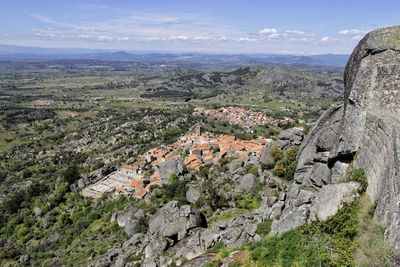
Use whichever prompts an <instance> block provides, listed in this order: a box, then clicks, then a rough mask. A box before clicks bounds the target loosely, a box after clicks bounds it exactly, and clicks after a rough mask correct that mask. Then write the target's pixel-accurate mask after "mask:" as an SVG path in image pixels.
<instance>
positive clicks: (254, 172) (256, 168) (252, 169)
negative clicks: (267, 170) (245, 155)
mask: <svg viewBox="0 0 400 267" xmlns="http://www.w3.org/2000/svg"><path fill="white" fill-rule="evenodd" d="M247 173H251V174H254V175H255V176H258V167H257V166H253V167H251V168H249V169H248V170H247Z"/></svg>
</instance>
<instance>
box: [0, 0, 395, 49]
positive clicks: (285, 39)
mask: <svg viewBox="0 0 400 267" xmlns="http://www.w3.org/2000/svg"><path fill="white" fill-rule="evenodd" d="M397 24H400V1H398V0H397V1H395V0H393V1H392V0H382V1H377V0H375V1H371V0H362V1H361V0H346V1H344V0H319V1H317V0H279V1H269V0H264V1H261V0H237V1H235V0H197V1H194V0H141V1H136V0H130V1H128V0H113V1H105V0H79V1H78V0H12V1H10V0H1V1H0V44H9V45H22V46H35V47H36V46H37V47H62V48H67V47H77V48H93V49H110V50H124V51H128V52H146V51H149V52H174V53H180V52H196V53H210V54H211V53H222V54H248V53H268V54H293V55H294V54H299V55H302V54H304V55H310V54H326V53H335V54H348V53H351V51H352V49H353V48H354V46H355V45H356V44H357V42H358V41H359V40H360V39H361V38H362V37H363V36H364V35H365V34H366V33H367V32H368V31H371V30H373V29H376V28H381V27H387V26H392V25H397Z"/></svg>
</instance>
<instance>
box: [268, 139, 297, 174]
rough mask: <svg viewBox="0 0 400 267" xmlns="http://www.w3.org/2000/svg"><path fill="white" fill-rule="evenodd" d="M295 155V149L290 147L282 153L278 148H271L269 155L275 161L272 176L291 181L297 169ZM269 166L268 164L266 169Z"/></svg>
mask: <svg viewBox="0 0 400 267" xmlns="http://www.w3.org/2000/svg"><path fill="white" fill-rule="evenodd" d="M297 153H298V148H297V147H291V148H289V149H287V150H286V151H283V150H281V149H280V148H278V147H273V148H272V149H271V151H270V154H271V156H272V157H273V159H274V160H275V163H274V164H275V166H274V167H273V172H274V174H275V175H276V176H278V177H281V178H285V179H286V180H292V179H293V176H294V173H295V171H296V167H297V162H296V156H297ZM271 164H272V163H271ZM271 164H268V165H267V166H266V168H271V167H272V166H271Z"/></svg>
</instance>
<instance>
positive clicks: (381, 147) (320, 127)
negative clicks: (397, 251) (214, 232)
mask: <svg viewBox="0 0 400 267" xmlns="http://www.w3.org/2000/svg"><path fill="white" fill-rule="evenodd" d="M344 81H345V92H344V96H345V100H344V104H343V106H342V107H338V108H332V109H330V110H328V111H326V112H325V114H323V115H322V116H321V118H320V119H319V120H318V121H317V122H316V124H315V126H314V127H313V128H312V130H311V131H310V133H309V134H308V136H307V137H306V139H305V141H304V142H303V144H302V146H301V148H300V152H299V156H298V168H297V171H296V174H295V184H294V185H293V186H299V185H300V186H302V187H303V188H308V189H309V190H310V191H320V192H322V190H321V188H324V187H325V186H326V185H327V184H335V183H338V182H339V181H340V179H341V177H343V176H344V175H345V174H346V172H348V171H349V168H363V169H364V171H365V174H366V176H367V178H368V189H367V194H368V195H369V196H371V197H372V198H374V199H377V201H378V206H377V209H376V211H375V219H376V220H377V221H379V222H381V223H382V224H384V225H385V226H386V229H387V230H386V237H387V240H388V241H389V242H390V243H391V244H392V245H394V246H395V247H396V248H400V231H399V223H400V213H399V201H400V198H399V196H400V194H399V193H400V192H399V167H400V165H399V159H400V154H399V153H400V152H399V151H398V145H399V144H400V136H399V134H400V131H399V130H400V116H399V115H400V26H396V27H391V28H385V29H379V30H376V31H373V32H370V33H369V34H367V35H366V36H365V37H364V38H363V39H362V40H361V41H360V43H359V44H358V45H357V47H356V48H355V49H354V51H353V53H352V55H351V57H350V60H349V62H348V63H347V66H346V70H345V74H344ZM323 190H324V191H326V189H323ZM317 195H318V193H316V194H315V196H317ZM295 197H296V196H295ZM288 201H289V202H287V203H290V199H289V200H288ZM310 206H311V205H309V204H306V205H303V206H302V208H306V209H307V210H308V211H309V212H308V214H307V213H304V214H305V215H304V216H303V217H302V218H301V219H302V220H303V221H306V220H307V219H308V220H310V218H312V217H313V216H315V215H316V214H313V209H312V208H311V207H310ZM294 212H295V209H293V207H291V206H290V204H289V205H286V207H285V210H284V212H283V214H285V213H287V214H288V215H287V216H289V215H290V216H292V217H293V216H295V215H296V214H294ZM326 212H327V211H321V210H320V211H319V214H320V215H321V214H326ZM280 223H287V221H285V219H284V218H281V220H280V221H279V222H276V223H275V224H274V225H275V229H274V226H273V231H275V232H280V231H279V229H278V228H279V224H280Z"/></svg>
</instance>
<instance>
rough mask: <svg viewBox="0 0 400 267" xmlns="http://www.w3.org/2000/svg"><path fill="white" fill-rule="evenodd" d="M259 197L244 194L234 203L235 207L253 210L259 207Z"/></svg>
mask: <svg viewBox="0 0 400 267" xmlns="http://www.w3.org/2000/svg"><path fill="white" fill-rule="evenodd" d="M261 201H262V199H261V197H260V195H259V194H258V193H255V192H252V193H244V194H241V195H240V198H239V199H237V200H236V201H235V203H236V206H237V207H238V208H240V209H247V210H255V209H257V208H259V207H260V204H261Z"/></svg>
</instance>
